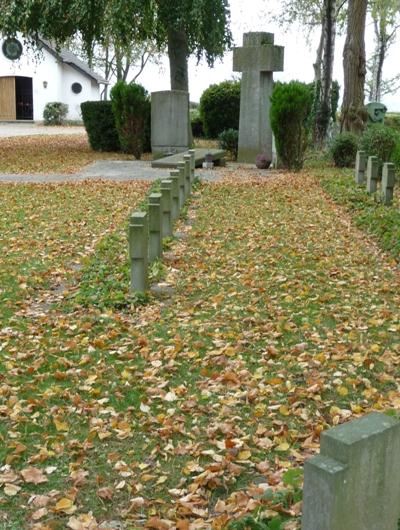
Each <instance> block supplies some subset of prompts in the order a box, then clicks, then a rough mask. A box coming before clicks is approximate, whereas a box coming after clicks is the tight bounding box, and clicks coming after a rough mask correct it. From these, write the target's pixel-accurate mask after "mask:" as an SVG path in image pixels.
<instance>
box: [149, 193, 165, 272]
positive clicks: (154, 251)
mask: <svg viewBox="0 0 400 530" xmlns="http://www.w3.org/2000/svg"><path fill="white" fill-rule="evenodd" d="M161 197H162V196H161V193H151V194H150V195H149V261H150V262H152V261H154V260H156V259H159V258H161V256H162V235H161V230H162V224H161V223H162V211H161Z"/></svg>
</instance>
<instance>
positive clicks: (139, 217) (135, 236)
mask: <svg viewBox="0 0 400 530" xmlns="http://www.w3.org/2000/svg"><path fill="white" fill-rule="evenodd" d="M148 253H149V226H148V216H147V213H146V212H134V213H133V214H132V215H131V218H130V223H129V256H130V260H131V292H144V291H146V290H147V289H148Z"/></svg>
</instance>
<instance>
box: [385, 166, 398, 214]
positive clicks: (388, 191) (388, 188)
mask: <svg viewBox="0 0 400 530" xmlns="http://www.w3.org/2000/svg"><path fill="white" fill-rule="evenodd" d="M395 181H396V169H395V165H394V164H391V163H390V162H386V164H383V171H382V202H383V204H386V206H390V205H391V204H392V202H393V190H394V185H395Z"/></svg>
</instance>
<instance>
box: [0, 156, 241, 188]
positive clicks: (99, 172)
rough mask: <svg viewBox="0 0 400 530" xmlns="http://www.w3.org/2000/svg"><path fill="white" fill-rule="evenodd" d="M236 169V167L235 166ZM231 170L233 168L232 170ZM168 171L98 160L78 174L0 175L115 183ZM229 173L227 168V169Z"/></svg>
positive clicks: (214, 174)
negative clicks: (95, 180)
mask: <svg viewBox="0 0 400 530" xmlns="http://www.w3.org/2000/svg"><path fill="white" fill-rule="evenodd" d="M235 167H236V165H235ZM232 169H233V168H232ZM170 171H171V170H170V169H158V168H152V167H151V162H148V161H140V160H132V161H120V160H99V161H97V162H93V163H92V164H90V165H89V166H87V167H86V168H84V169H83V170H82V171H80V172H79V173H75V174H72V175H66V174H63V175H61V174H53V175H14V174H0V183H1V182H33V183H47V182H79V181H82V180H87V179H106V180H115V181H122V182H124V181H130V180H157V179H162V178H167V177H168V176H169V174H170ZM227 171H229V168H228V169H227ZM196 175H199V176H200V177H201V178H203V179H204V180H210V181H214V180H218V179H219V178H220V176H221V172H220V170H207V169H196Z"/></svg>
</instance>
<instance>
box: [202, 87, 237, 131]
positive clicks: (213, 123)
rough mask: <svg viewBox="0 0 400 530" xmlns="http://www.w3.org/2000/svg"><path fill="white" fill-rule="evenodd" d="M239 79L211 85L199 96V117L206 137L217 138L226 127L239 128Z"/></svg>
mask: <svg viewBox="0 0 400 530" xmlns="http://www.w3.org/2000/svg"><path fill="white" fill-rule="evenodd" d="M239 114H240V81H223V82H222V83H219V84H218V85H211V86H210V87H208V88H207V89H206V90H205V91H204V92H203V94H202V96H201V98H200V117H201V119H202V121H203V127H204V134H205V136H206V137H207V138H218V135H219V134H221V133H222V132H223V131H224V130H226V129H236V130H238V129H239Z"/></svg>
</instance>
